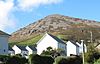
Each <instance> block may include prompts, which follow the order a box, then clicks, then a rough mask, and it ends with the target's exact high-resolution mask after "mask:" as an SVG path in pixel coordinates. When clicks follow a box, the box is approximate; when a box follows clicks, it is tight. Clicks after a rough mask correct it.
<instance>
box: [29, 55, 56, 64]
mask: <svg viewBox="0 0 100 64" xmlns="http://www.w3.org/2000/svg"><path fill="white" fill-rule="evenodd" d="M53 62H54V59H53V58H52V57H50V56H40V55H37V54H35V55H30V56H29V63H30V64H41V63H42V64H53Z"/></svg>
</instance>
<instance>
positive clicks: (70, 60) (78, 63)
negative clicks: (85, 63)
mask: <svg viewBox="0 0 100 64" xmlns="http://www.w3.org/2000/svg"><path fill="white" fill-rule="evenodd" d="M54 64H82V59H81V58H80V57H74V56H73V57H63V56H59V57H57V58H56V59H55V63H54Z"/></svg>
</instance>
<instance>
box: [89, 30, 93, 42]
mask: <svg viewBox="0 0 100 64" xmlns="http://www.w3.org/2000/svg"><path fill="white" fill-rule="evenodd" d="M90 34H91V43H92V42H93V38H92V37H93V34H92V31H90Z"/></svg>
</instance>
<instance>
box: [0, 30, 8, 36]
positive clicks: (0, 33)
mask: <svg viewBox="0 0 100 64" xmlns="http://www.w3.org/2000/svg"><path fill="white" fill-rule="evenodd" d="M0 35H8V36H10V35H9V34H7V33H5V32H3V31H1V30H0Z"/></svg>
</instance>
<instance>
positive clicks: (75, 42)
mask: <svg viewBox="0 0 100 64" xmlns="http://www.w3.org/2000/svg"><path fill="white" fill-rule="evenodd" d="M70 42H71V43H73V44H74V45H76V46H78V47H79V45H77V44H76V42H75V41H72V40H70Z"/></svg>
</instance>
